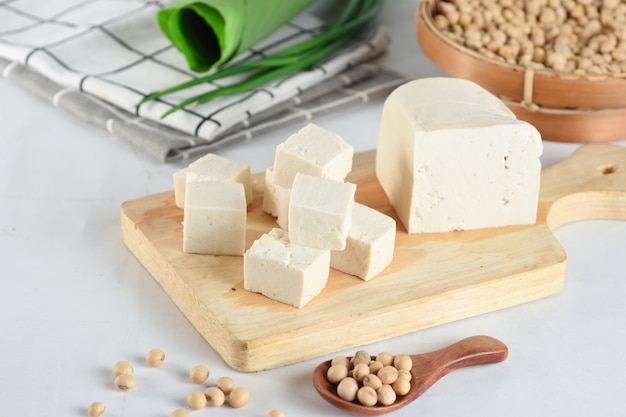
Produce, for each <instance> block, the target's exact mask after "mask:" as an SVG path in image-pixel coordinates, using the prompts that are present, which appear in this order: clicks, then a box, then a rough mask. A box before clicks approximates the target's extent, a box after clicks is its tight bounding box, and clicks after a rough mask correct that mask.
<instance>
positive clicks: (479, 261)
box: [121, 144, 626, 372]
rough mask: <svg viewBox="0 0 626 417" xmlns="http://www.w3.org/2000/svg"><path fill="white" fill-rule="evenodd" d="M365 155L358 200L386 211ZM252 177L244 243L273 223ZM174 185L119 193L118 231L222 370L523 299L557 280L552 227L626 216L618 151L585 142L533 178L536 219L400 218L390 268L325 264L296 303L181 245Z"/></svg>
mask: <svg viewBox="0 0 626 417" xmlns="http://www.w3.org/2000/svg"><path fill="white" fill-rule="evenodd" d="M374 160H375V154H374V151H370V152H365V153H361V154H357V155H355V158H354V164H353V165H354V169H353V171H352V173H351V174H350V176H349V177H348V181H351V182H354V183H356V184H357V193H356V200H357V201H359V202H361V203H363V204H366V205H368V206H370V207H373V208H375V209H378V210H380V211H382V212H384V213H386V214H389V215H391V216H394V217H395V213H394V211H393V208H392V207H391V206H390V205H389V202H388V200H387V198H386V196H385V194H384V192H383V191H382V189H381V188H380V185H379V183H378V181H377V179H376V176H375V174H374ZM263 178H264V176H263V174H262V173H261V174H256V175H255V176H254V177H253V187H254V201H253V203H252V204H251V205H250V206H249V208H248V228H247V233H248V234H247V246H248V247H249V246H250V245H251V244H252V242H253V241H254V240H255V239H256V238H258V237H259V236H260V235H261V234H263V233H264V232H266V231H267V230H269V229H270V228H272V227H276V224H275V222H274V219H273V218H272V217H270V216H269V215H267V214H265V213H264V212H263V211H262V210H261V204H262V201H263ZM182 219H183V211H182V210H181V209H179V208H178V207H176V205H175V204H174V193H173V191H171V192H164V193H160V194H156V195H150V196H147V197H142V198H138V199H136V200H132V201H128V202H126V203H124V204H123V205H122V208H121V227H122V239H123V241H124V243H125V244H126V245H127V246H128V248H129V249H130V250H131V251H132V253H133V254H135V256H136V257H137V259H139V261H140V262H141V263H142V264H143V265H144V266H145V268H146V269H147V270H148V271H149V272H150V274H151V275H152V276H153V277H154V279H155V280H156V281H157V282H158V283H159V284H160V285H161V286H162V287H163V289H164V290H165V292H166V293H167V294H168V295H169V296H170V297H171V298H172V300H173V301H174V302H175V303H176V305H177V306H178V308H179V309H180V310H181V311H182V312H183V313H184V314H185V316H186V317H187V318H188V319H189V321H190V322H191V323H192V324H193V325H194V326H195V328H196V329H197V330H198V331H199V332H200V334H201V335H202V336H203V337H204V338H205V339H206V340H207V341H208V342H209V344H210V345H211V346H212V347H213V348H214V349H215V350H216V351H217V352H218V353H219V354H220V355H221V356H222V358H223V359H224V360H225V361H226V363H228V364H229V365H230V366H231V367H233V368H234V369H236V370H239V371H243V372H253V371H260V370H264V369H271V368H275V367H279V366H283V365H287V364H290V363H295V362H299V361H303V360H307V359H311V358H315V357H319V356H322V355H326V354H329V353H332V352H336V351H339V350H343V349H350V348H353V347H355V346H360V345H363V344H368V343H372V342H375V341H379V340H383V339H387V338H391V337H395V336H398V335H402V334H406V333H411V332H415V331H417V330H420V329H424V328H427V327H431V326H436V325H439V324H443V323H447V322H451V321H454V320H459V319H463V318H466V317H471V316H475V315H478V314H483V313H487V312H490V311H494V310H498V309H502V308H506V307H511V306H514V305H518V304H521V303H526V302H529V301H532V300H536V299H539V298H542V297H546V296H549V295H552V294H555V293H557V292H559V291H560V290H561V289H562V288H563V283H564V275H565V263H566V255H565V252H564V251H563V249H562V247H561V245H560V244H559V242H558V241H557V240H556V239H555V237H554V236H553V234H552V232H551V229H554V228H555V227H558V226H560V225H562V224H564V223H568V222H572V221H577V220H584V219H626V149H625V148H622V147H619V146H616V145H608V144H600V145H585V146H583V147H582V148H580V149H579V150H578V151H577V152H575V153H574V154H573V155H572V156H571V157H570V158H569V159H567V160H566V161H564V162H562V163H560V164H558V165H555V166H552V167H549V168H546V169H544V170H543V172H542V176H541V193H540V200H539V208H538V217H537V223H536V224H535V225H531V226H513V227H502V228H493V229H482V230H474V231H463V232H452V233H444V234H421V235H408V234H407V233H406V232H405V230H404V227H403V226H402V224H401V223H400V222H398V233H397V237H396V251H395V254H394V260H393V262H392V264H391V265H390V266H389V267H388V268H387V269H386V270H385V271H384V272H383V273H382V274H381V275H379V276H378V277H376V278H374V279H372V280H371V281H368V282H364V281H362V280H360V279H359V278H356V277H353V276H349V275H346V274H343V273H341V272H338V271H335V270H331V275H330V277H329V281H328V285H327V287H326V288H325V289H324V290H323V291H322V293H321V294H320V295H319V296H318V297H316V298H315V299H313V300H312V301H311V302H310V303H309V304H307V305H306V306H305V307H304V308H303V309H300V310H298V309H296V308H293V307H290V306H288V305H285V304H281V303H279V302H276V301H272V300H270V299H268V298H266V297H264V296H262V295H260V294H255V293H251V292H248V291H246V290H244V289H243V258H242V257H240V256H212V255H193V254H185V253H183V252H182V226H181V221H182Z"/></svg>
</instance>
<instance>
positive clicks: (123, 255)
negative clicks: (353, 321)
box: [0, 0, 626, 417]
mask: <svg viewBox="0 0 626 417" xmlns="http://www.w3.org/2000/svg"><path fill="white" fill-rule="evenodd" d="M414 12H415V3H414V2H413V1H399V0H395V1H388V2H386V4H385V7H384V10H383V12H382V14H381V16H380V22H382V23H384V24H386V25H388V26H389V28H390V31H391V35H392V38H393V43H392V45H391V47H390V49H389V52H388V54H387V55H386V56H385V57H384V58H383V62H384V63H385V65H387V66H389V67H391V68H395V69H397V70H399V71H401V72H403V73H405V74H406V75H408V76H410V77H412V78H419V77H425V76H434V75H442V73H441V72H440V71H439V70H437V69H436V68H435V67H434V66H433V65H432V64H431V63H429V62H428V60H427V59H426V58H425V57H424V56H423V54H422V53H421V51H420V49H419V47H418V44H417V41H416V38H415V25H414V14H415V13H414ZM381 106H382V101H375V102H371V103H368V104H366V105H363V106H360V107H357V108H352V109H348V110H344V111H341V112H339V113H336V114H329V115H325V116H323V117H320V118H319V119H317V120H316V122H317V123H318V124H319V125H321V126H322V127H324V128H327V129H329V130H332V131H335V132H337V133H339V134H340V135H342V136H343V137H344V138H345V139H346V140H347V141H349V142H350V143H352V144H353V145H354V146H355V148H356V150H357V151H362V150H368V149H373V148H375V147H376V142H377V131H378V123H379V115H380V110H381ZM26 109H28V111H26ZM0 118H1V120H2V123H1V124H0V146H1V148H0V180H1V181H0V268H1V269H0V277H1V283H2V288H1V289H0V404H2V406H1V410H2V411H0V415H5V416H19V417H28V416H83V415H86V411H85V410H86V407H87V405H88V404H89V403H90V402H92V401H103V402H104V403H105V404H106V405H107V412H106V414H105V415H106V416H118V417H119V416H133V417H142V416H146V417H148V416H150V417H158V416H168V415H169V413H170V412H171V411H172V410H173V409H175V408H177V407H183V406H184V398H185V396H186V394H187V393H188V392H189V391H191V390H192V389H194V388H195V386H194V385H192V384H191V383H189V382H187V381H186V373H187V371H188V369H190V368H191V367H192V366H194V365H196V364H205V365H207V366H208V367H209V368H210V369H211V377H210V380H214V379H216V378H217V377H219V376H221V375H230V376H232V377H233V378H234V379H235V380H236V381H237V382H238V383H239V385H242V386H246V387H247V388H248V389H249V391H250V393H251V401H250V403H249V404H248V405H247V406H246V407H244V408H242V409H237V410H235V409H231V408H228V407H224V408H219V409H210V410H208V409H207V410H202V411H196V412H192V415H198V416H199V415H215V416H251V417H252V416H259V417H262V416H265V415H266V414H267V412H268V411H269V410H270V409H272V408H279V409H282V410H283V411H284V412H285V413H286V414H287V415H288V416H299V417H307V416H321V415H324V416H334V415H336V416H340V415H345V414H343V413H342V412H340V411H337V410H335V409H334V408H332V407H331V406H330V405H327V404H326V403H324V402H323V401H322V400H321V399H320V398H319V397H318V396H317V394H316V393H315V392H314V390H313V388H312V386H311V383H310V375H311V371H312V370H313V368H314V366H315V365H316V363H317V362H319V361H321V360H325V359H328V358H329V357H330V356H329V357H324V358H320V359H319V360H314V361H309V362H304V363H299V364H296V365H291V366H287V367H283V368H280V369H275V370H271V371H264V372H260V373H254V374H242V373H238V372H235V371H233V370H232V369H230V368H229V367H228V366H227V365H226V364H225V363H224V362H223V361H222V360H221V358H220V357H219V356H218V355H217V354H216V353H215V352H214V351H213V350H212V348H211V347H210V346H209V345H208V344H207V343H206V342H205V341H204V340H203V339H202V338H201V337H200V335H199V334H198V333H197V332H196V330H195V329H194V328H193V327H192V326H191V325H190V324H189V323H188V322H187V320H186V319H185V317H184V316H183V315H182V313H181V312H180V311H179V310H178V309H177V308H176V306H175V305H174V304H173V302H172V301H171V300H170V299H169V298H168V297H167V296H166V295H165V293H164V292H163V291H162V289H161V288H160V287H159V285H158V284H157V283H156V282H155V281H154V280H153V279H152V278H151V276H150V275H149V274H148V273H147V272H146V271H145V270H144V268H143V267H142V266H141V265H140V264H139V262H138V261H137V260H136V259H135V258H134V257H133V255H132V254H130V253H129V252H128V250H127V249H126V248H125V246H124V244H123V243H122V240H121V238H120V231H119V229H120V226H119V211H120V206H121V204H122V203H123V202H124V201H126V200H131V199H135V198H138V197H142V196H145V195H148V194H153V193H157V192H161V191H166V190H170V189H172V178H171V175H172V173H173V172H174V171H175V170H177V169H179V168H181V167H182V166H183V165H184V164H170V165H165V164H161V163H158V162H155V161H153V160H151V159H149V158H148V157H146V156H144V155H142V154H137V153H136V152H134V151H133V150H132V149H131V148H129V146H127V145H126V144H125V143H123V142H122V141H120V140H118V139H116V138H114V137H112V136H110V135H109V134H108V133H106V132H104V131H102V130H100V129H98V128H96V127H93V126H90V125H88V124H86V123H84V122H82V121H80V120H77V119H74V118H73V117H71V116H68V115H67V114H65V113H63V112H61V111H60V110H57V109H55V108H53V107H52V106H51V105H50V104H48V103H45V102H43V101H41V100H40V99H38V98H36V97H34V96H33V95H30V94H29V93H26V92H24V91H22V90H20V89H19V88H18V87H16V86H13V85H11V84H9V83H7V82H6V81H2V82H0ZM299 127H300V126H294V127H290V128H284V129H281V130H278V131H276V132H273V133H271V134H267V135H265V136H263V137H260V138H257V139H254V140H253V141H251V142H248V143H241V144H238V145H235V146H232V147H229V148H227V149H223V150H221V151H219V153H220V154H222V155H224V156H226V157H230V158H233V159H237V160H239V161H242V162H246V163H249V164H250V165H251V167H252V170H253V172H261V171H263V170H264V169H265V168H266V167H267V166H269V165H271V164H272V162H273V156H274V148H275V146H276V145H277V144H278V143H280V142H282V141H283V140H285V139H286V138H287V136H289V135H290V134H291V133H293V132H294V131H295V130H297V129H298V128H299ZM621 144H622V145H624V144H626V142H621ZM577 146H578V145H574V144H563V143H550V142H546V143H545V151H544V156H543V158H542V160H543V163H544V166H548V165H552V164H554V163H556V162H558V161H561V160H563V159H565V158H566V157H567V156H568V155H569V154H570V153H571V152H572V151H573V150H575V149H576V148H577ZM556 235H557V238H558V240H559V241H560V242H561V243H562V245H563V246H564V248H565V251H566V252H567V255H568V266H567V273H566V277H565V279H566V284H565V288H564V290H563V291H562V292H561V293H559V294H558V295H555V296H552V297H549V298H546V299H543V300H540V301H536V302H532V303H529V304H525V305H521V306H517V307H513V308H509V309H506V310H503V311H499V312H494V313H490V314H486V315H483V316H480V317H475V318H471V319H466V320H463V321H459V322H455V323H451V324H447V325H443V326H439V327H436V328H432V329H427V330H423V331H420V332H417V333H414V334H410V335H407V336H403V337H399V338H395V339H392V340H388V341H385V342H381V343H377V344H374V345H369V346H365V347H364V348H365V349H368V350H369V351H370V352H372V353H377V352H378V351H381V350H388V351H391V352H394V353H402V352H408V353H418V352H426V351H430V350H434V349H438V348H440V347H443V346H445V345H447V344H449V343H452V342H454V341H456V340H458V339H462V338H464V337H466V336H470V335H474V334H488V335H491V336H494V337H497V338H499V339H501V340H502V341H504V342H505V343H506V344H507V345H508V346H509V349H510V353H509V358H508V359H507V360H506V361H505V362H503V363H501V364H498V365H487V366H482V367H477V368H468V369H463V370H459V371H456V372H455V373H452V374H450V375H448V376H446V377H445V378H444V379H442V380H441V381H439V382H438V383H437V384H435V385H434V386H433V387H432V388H431V389H430V390H429V391H427V392H426V393H425V394H424V395H423V396H422V397H421V398H420V399H418V400H417V401H416V402H415V403H413V404H412V405H411V406H410V407H408V408H406V409H404V410H401V411H399V412H396V413H395V415H397V416H415V415H419V416H429V417H437V416H459V415H465V416H481V417H487V416H498V417H499V416H589V415H598V416H617V415H624V410H623V394H624V392H626V376H625V374H626V364H625V362H624V353H623V352H624V345H625V344H626V309H625V307H624V301H623V300H624V296H625V295H626V281H625V278H626V256H625V255H626V249H625V248H626V223H624V222H617V221H589V222H580V223H576V224H571V225H567V226H564V227H561V228H560V229H558V230H556ZM398 320H402V317H398ZM373 325H374V324H373ZM319 343H324V341H323V340H320V341H319ZM153 347H160V348H162V349H163V350H164V351H165V352H166V355H167V360H166V364H165V365H163V366H162V367H161V368H158V369H151V368H147V367H146V366H145V365H143V356H144V355H145V353H146V352H147V351H148V350H149V349H151V348H153ZM354 350H356V349H354ZM354 350H350V351H346V352H341V353H343V354H351V353H354ZM122 359H124V360H129V361H131V362H133V363H134V364H135V374H136V378H137V381H138V385H137V388H135V389H134V390H133V391H131V392H128V393H120V392H117V391H115V390H114V389H113V388H112V377H111V376H110V368H111V366H112V365H113V363H114V362H115V361H118V360H122Z"/></svg>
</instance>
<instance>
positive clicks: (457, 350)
mask: <svg viewBox="0 0 626 417" xmlns="http://www.w3.org/2000/svg"><path fill="white" fill-rule="evenodd" d="M507 355H508V348H507V347H506V345H505V344H504V343H502V342H500V341H499V340H497V339H494V338H493V337H489V336H472V337H468V338H466V339H463V340H461V341H458V342H456V343H454V344H452V345H450V346H448V347H445V348H443V349H439V350H436V351H434V352H429V353H422V354H419V355H411V359H412V360H413V368H412V369H411V374H412V375H413V378H412V379H411V389H410V391H409V392H408V393H407V394H406V395H403V396H398V399H397V400H396V402H395V403H393V404H391V405H375V406H365V405H361V404H359V403H357V402H349V401H345V400H343V399H341V398H340V397H339V396H338V395H337V390H336V387H335V385H333V384H331V383H330V382H328V379H327V378H326V372H327V371H328V368H330V362H331V361H326V362H323V363H321V364H319V365H318V366H317V367H316V368H315V371H314V372H313V386H314V387H315V389H316V390H317V392H318V393H319V394H320V395H321V396H322V398H324V399H325V400H326V401H328V402H329V403H331V404H332V405H334V406H336V407H338V408H340V409H342V410H344V411H347V412H349V413H353V414H360V415H365V416H377V415H380V414H385V413H389V412H391V411H395V410H397V409H399V408H402V407H404V406H405V405H407V404H409V403H410V402H412V401H413V400H415V399H416V398H417V397H419V396H420V395H422V394H423V393H424V392H425V391H426V390H427V389H428V388H430V387H431V386H432V385H433V384H434V383H435V382H437V381H438V380H439V379H440V378H441V377H443V376H445V375H446V374H448V373H449V372H451V371H454V370H455V369H459V368H463V367H466V366H471V365H480V364H486V363H496V362H502V361H503V360H505V359H506V357H507Z"/></svg>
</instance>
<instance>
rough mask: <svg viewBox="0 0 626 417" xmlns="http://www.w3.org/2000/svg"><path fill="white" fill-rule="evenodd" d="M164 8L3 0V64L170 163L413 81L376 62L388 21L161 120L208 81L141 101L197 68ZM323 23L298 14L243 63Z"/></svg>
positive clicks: (10, 76) (137, 2)
mask: <svg viewBox="0 0 626 417" xmlns="http://www.w3.org/2000/svg"><path fill="white" fill-rule="evenodd" d="M161 7H162V5H161V4H160V3H159V2H154V1H151V0H90V1H84V0H55V1H54V2H33V1H30V0H0V70H1V71H2V74H3V76H4V77H5V78H6V79H7V80H9V81H12V82H15V83H17V84H19V85H21V86H22V87H24V88H26V89H28V90H30V91H32V92H34V93H36V94H38V95H39V96H41V97H43V98H45V99H47V100H50V102H51V103H53V104H54V105H55V106H57V107H59V108H62V109H64V110H67V111H69V112H71V113H73V114H75V115H77V116H79V117H81V118H83V119H85V120H87V121H89V122H92V123H95V124H97V125H100V126H102V127H103V128H106V129H107V130H108V131H109V132H111V133H113V134H114V135H116V136H118V137H120V138H123V139H125V140H127V141H128V142H129V143H131V144H133V145H134V146H137V147H138V148H140V149H142V150H143V151H145V152H146V153H148V154H150V155H152V156H154V157H156V158H158V159H160V160H163V161H173V160H180V159H184V158H188V157H192V156H196V155H199V154H202V153H206V152H209V151H212V150H214V149H215V148H216V147H219V146H222V145H224V144H225V143H232V142H234V141H237V140H242V139H249V138H251V137H253V136H254V135H255V134H257V133H259V132H264V131H267V130H268V129H271V128H272V127H274V126H280V125H284V124H286V123H293V122H295V121H303V120H309V119H310V118H312V117H314V116H315V115H317V114H320V113H323V112H327V111H331V110H333V109H337V108H340V107H343V106H346V105H349V104H353V103H357V102H363V101H367V100H368V99H369V98H371V97H372V96H374V95H378V94H387V93H388V92H389V91H391V90H392V89H393V88H395V87H396V86H397V85H399V84H400V83H402V82H405V81H406V79H405V78H404V77H402V76H401V75H399V74H397V73H395V72H393V71H389V70H385V69H384V68H379V67H378V66H377V65H375V64H372V63H369V62H371V59H372V58H374V57H376V56H377V55H379V54H380V53H381V52H383V51H384V50H385V48H386V47H387V44H388V42H389V39H388V36H387V33H386V31H385V30H384V28H375V29H373V30H371V31H370V32H369V33H364V34H363V36H362V37H361V38H359V39H355V40H354V41H353V42H350V43H349V44H348V45H346V46H345V47H344V48H343V49H341V50H340V51H339V52H337V53H336V54H335V55H333V56H332V57H329V58H328V59H327V60H325V61H324V62H322V63H321V64H320V65H319V66H318V67H317V68H315V69H313V70H311V71H301V72H299V73H296V74H292V75H290V76H287V77H284V78H282V79H279V80H276V81H274V82H272V83H269V84H268V85H266V86H263V87H262V88H258V89H256V90H253V91H250V92H247V93H243V94H239V95H235V96H228V97H220V98H218V99H216V100H214V101H211V102H209V103H206V104H202V105H192V106H189V107H186V108H184V109H182V110H180V111H178V112H175V113H173V114H171V115H170V116H168V117H167V118H165V119H161V115H162V114H163V113H164V112H165V111H167V110H168V109H170V108H171V107H172V106H174V105H176V104H177V103H179V102H181V101H182V100H184V99H186V98H188V97H189V96H191V95H195V94H197V93H198V92H200V91H204V90H203V88H205V87H204V86H198V87H194V88H192V89H190V90H189V91H180V92H178V93H175V94H172V95H170V96H166V97H162V98H161V99H159V100H158V101H154V102H148V103H145V104H143V105H142V106H140V107H139V108H137V107H136V104H137V103H138V102H139V101H140V100H141V99H142V98H144V97H145V96H147V95H149V94H150V93H152V92H155V91H159V90H162V89H164V88H167V87H169V86H171V85H173V84H178V83H181V82H184V81H187V80H190V79H193V78H194V77H196V76H197V74H196V73H194V72H192V71H190V70H189V67H188V65H187V62H186V60H185V57H184V56H183V54H181V53H180V52H179V51H178V50H177V49H176V48H175V47H174V46H173V45H172V43H171V42H170V41H169V40H168V39H167V38H166V37H165V36H164V35H163V33H162V32H161V30H160V29H159V27H158V22H157V19H156V15H157V13H158V11H159V10H160V9H161ZM320 28H321V22H320V21H319V20H318V19H317V18H315V17H314V16H312V15H310V14H307V13H306V12H305V13H301V14H298V15H297V16H295V17H293V18H292V19H291V20H290V21H289V22H287V23H286V24H285V25H283V26H282V27H281V28H280V29H278V30H277V31H275V32H274V33H272V34H271V35H270V36H269V37H267V38H265V39H264V40H263V41H261V42H260V43H257V44H256V45H254V46H253V47H251V48H248V49H247V50H246V51H245V52H244V53H242V54H240V55H238V56H237V58H236V60H235V61H240V60H248V59H253V58H254V57H255V56H258V55H262V54H264V53H271V52H273V51H276V50H279V49H282V48H283V47H285V46H286V45H290V44H292V43H293V42H298V41H301V40H303V39H306V38H307V37H310V36H312V34H314V33H317V31H319V30H320ZM227 82H229V80H220V81H219V82H217V83H215V85H223V83H227ZM230 82H232V80H230Z"/></svg>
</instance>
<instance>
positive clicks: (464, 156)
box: [376, 78, 543, 233]
mask: <svg viewBox="0 0 626 417" xmlns="http://www.w3.org/2000/svg"><path fill="white" fill-rule="evenodd" d="M542 149H543V148H542V141H541V136H540V134H539V132H538V131H537V129H535V128H534V127H533V126H532V125H530V124H529V123H526V122H524V121H520V120H517V119H516V118H515V115H514V114H513V113H512V112H511V111H510V110H509V109H508V108H507V107H506V106H505V105H504V103H503V102H502V101H501V100H500V99H498V98H497V97H496V96H494V95H493V94H491V93H490V92H488V91H487V90H485V89H483V88H482V87H480V86H478V85H477V84H475V83H473V82H470V81H466V80H461V79H454V78H425V79H420V80H416V81H412V82H409V83H407V84H404V85H402V86H400V87H398V88H397V89H396V90H394V91H393V92H392V93H391V94H390V95H389V97H388V98H387V100H386V101H385V104H384V106H383V111H382V117H381V124H380V132H379V139H378V148H377V154H376V176H377V177H378V180H379V181H380V184H381V185H382V188H383V189H384V191H385V193H386V194H387V197H388V198H389V200H390V202H391V204H392V205H393V207H394V208H395V210H396V213H397V214H398V217H399V218H400V220H401V221H402V223H403V224H404V226H405V227H406V229H407V231H408V232H409V233H431V232H449V231H453V230H467V229H478V228H488V227H498V226H508V225H517V224H532V223H534V222H535V219H536V214H537V202H538V195H539V177H540V173H541V162H540V160H539V157H540V156H541V153H542Z"/></svg>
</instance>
